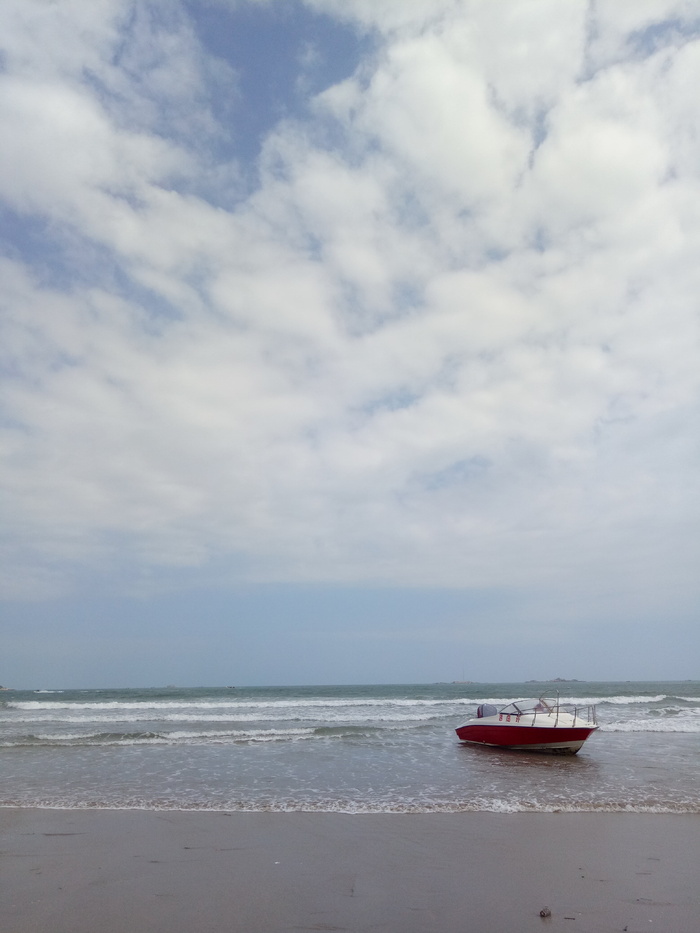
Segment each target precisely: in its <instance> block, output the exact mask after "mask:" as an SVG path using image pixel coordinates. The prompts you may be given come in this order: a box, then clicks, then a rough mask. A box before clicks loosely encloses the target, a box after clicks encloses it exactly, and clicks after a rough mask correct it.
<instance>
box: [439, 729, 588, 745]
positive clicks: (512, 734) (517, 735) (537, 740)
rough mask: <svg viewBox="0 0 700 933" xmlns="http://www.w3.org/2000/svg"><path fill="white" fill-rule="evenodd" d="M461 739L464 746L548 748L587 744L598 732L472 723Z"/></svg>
mask: <svg viewBox="0 0 700 933" xmlns="http://www.w3.org/2000/svg"><path fill="white" fill-rule="evenodd" d="M456 731H457V736H458V737H459V738H460V739H461V741H462V742H475V743H476V744H478V745H498V746H500V747H502V748H528V747H536V748H546V747H548V746H549V747H552V748H554V747H556V746H558V745H563V744H565V743H571V742H581V743H583V742H585V741H586V739H587V738H588V736H589V735H590V734H591V732H594V731H595V730H594V729H589V728H583V727H576V728H572V729H567V728H562V727H558V728H552V727H551V726H550V727H547V726H503V725H500V724H498V725H495V724H494V725H487V724H484V725H481V723H474V724H472V723H469V724H468V725H465V726H461V727H460V728H459V729H457V730H456Z"/></svg>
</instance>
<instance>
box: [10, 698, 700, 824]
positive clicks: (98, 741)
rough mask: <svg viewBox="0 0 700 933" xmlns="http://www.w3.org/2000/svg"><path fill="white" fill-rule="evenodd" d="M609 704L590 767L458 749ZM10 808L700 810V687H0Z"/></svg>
mask: <svg viewBox="0 0 700 933" xmlns="http://www.w3.org/2000/svg"><path fill="white" fill-rule="evenodd" d="M557 691H558V692H559V693H560V696H561V700H562V702H572V703H577V704H586V705H588V704H595V705H596V706H597V716H598V723H599V729H598V731H597V732H595V733H594V734H593V735H592V736H591V737H590V739H589V740H588V741H587V742H586V744H585V745H584V746H583V748H582V749H581V751H580V752H579V754H578V755H576V756H570V757H557V756H550V755H543V754H537V753H527V752H515V751H506V750H501V749H494V748H486V747H481V746H472V745H464V744H462V743H460V742H459V740H458V739H457V736H456V734H455V731H454V730H455V728H456V727H457V726H459V725H460V724H461V723H462V722H463V721H464V720H465V719H467V718H469V717H471V716H472V715H473V714H474V713H475V710H476V707H477V705H478V704H480V703H493V704H495V705H499V704H500V705H502V704H505V703H508V702H510V701H511V700H517V699H524V698H530V697H538V696H541V695H545V696H555V695H556V693H557ZM0 762H1V765H0V768H1V773H2V780H1V781H0V806H3V807H45V808H68V809H74V808H78V809H83V808H102V809H147V810H219V811H227V812H233V811H249V812H250V811H282V812H288V811H317V812H319V811H320V812H326V811H327V812H336V813H386V812H398V813H424V812H457V811H492V812H498V813H516V812H523V811H527V812H530V811H541V812H559V811H561V812H580V811H608V812H619V811H622V812H639V813H698V812H700V682H698V681H684V682H645V683H639V682H636V683H630V682H623V683H586V682H580V681H576V682H571V681H568V682H565V683H556V684H553V683H534V682H530V683H502V684H493V683H437V684H403V685H399V684H391V685H380V686H376V685H375V686H367V685H362V686H329V687H322V686H307V687H245V686H238V685H236V686H226V687H199V688H179V687H174V686H169V687H151V688H146V689H131V688H130V689H101V690H88V689H85V690H58V689H56V690H49V689H46V690H33V691H21V690H4V691H3V692H2V693H0Z"/></svg>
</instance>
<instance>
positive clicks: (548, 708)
mask: <svg viewBox="0 0 700 933" xmlns="http://www.w3.org/2000/svg"><path fill="white" fill-rule="evenodd" d="M523 712H524V710H523ZM528 712H530V710H528ZM531 712H532V725H533V726H534V725H536V724H537V716H538V714H539V715H540V716H547V717H548V718H551V716H554V726H555V728H556V727H557V726H558V725H559V714H560V713H567V714H568V715H569V716H572V717H573V720H574V722H573V725H574V726H575V725H576V720H577V719H580V720H581V724H582V725H583V724H586V725H588V724H589V723H593V724H597V722H598V717H597V711H596V707H595V704H592V703H589V704H586V705H584V704H581V705H578V704H576V703H560V702H559V697H558V696H557V698H556V700H548V699H547V698H546V697H540V700H539V702H538V703H537V704H535V706H534V707H533V708H532V710H531Z"/></svg>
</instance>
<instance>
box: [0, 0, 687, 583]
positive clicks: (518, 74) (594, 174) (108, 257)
mask: <svg viewBox="0 0 700 933" xmlns="http://www.w3.org/2000/svg"><path fill="white" fill-rule="evenodd" d="M314 5H315V7H316V8H317V9H323V10H325V11H326V12H328V13H330V14H331V15H337V16H341V15H342V16H348V15H349V14H348V13H347V9H348V7H347V5H346V4H343V9H342V10H341V9H340V8H339V7H338V6H337V5H334V4H332V3H330V0H329V2H324V3H320V2H317V3H315V4H314ZM96 7H97V5H95V9H96ZM640 7H641V5H640ZM494 8H495V5H494V4H493V3H490V2H489V3H474V4H469V5H467V6H464V5H462V4H449V3H445V4H441V3H438V2H435V3H433V2H429V0H426V2H425V3H423V4H410V5H408V4H406V5H405V4H393V3H391V4H376V3H375V4H372V5H362V4H360V3H358V4H353V5H352V17H353V18H354V19H355V20H356V21H357V22H358V23H359V24H360V26H361V27H362V28H370V27H371V28H372V29H374V30H375V32H376V36H377V40H378V47H377V49H375V51H374V52H373V53H372V57H371V59H368V61H367V62H365V63H364V64H363V66H362V67H361V68H360V69H359V70H358V72H357V74H356V75H354V76H352V77H351V78H349V79H347V80H346V81H345V82H343V83H342V84H341V85H338V86H337V87H334V88H332V89H330V90H329V91H328V92H326V93H325V94H324V95H322V96H321V97H320V98H319V99H317V100H316V101H313V102H311V103H312V104H313V106H312V107H311V108H310V110H309V116H308V118H307V119H306V120H305V121H297V122H291V121H290V122H286V123H282V124H280V125H278V126H277V128H276V129H275V131H274V132H273V133H272V134H271V135H270V137H269V138H268V140H267V142H266V145H265V147H264V150H263V156H262V161H261V175H260V178H261V181H260V186H259V188H258V190H256V191H255V192H253V193H252V194H251V195H250V196H249V197H248V198H246V199H243V200H241V201H239V203H238V204H237V205H236V206H235V207H225V206H215V204H221V205H224V204H227V203H229V201H228V200H227V198H225V197H222V198H221V199H217V198H216V197H213V198H212V199H209V200H204V199H203V198H202V197H200V196H198V195H197V192H198V191H201V189H202V178H203V177H205V176H206V177H208V178H209V179H211V178H215V177H217V175H216V173H217V171H219V170H221V171H222V172H223V173H224V177H226V178H228V179H229V180H230V178H231V177H233V176H232V175H231V168H230V166H226V165H223V163H222V164H217V155H216V153H217V148H216V146H215V145H214V144H213V143H212V142H211V141H212V140H215V139H217V138H224V137H225V136H226V134H227V133H235V132H236V128H235V125H234V126H233V127H230V126H225V125H223V124H220V125H217V124H216V121H215V118H214V116H213V114H214V112H215V108H214V107H213V106H212V107H211V108H209V105H208V104H207V103H206V102H207V101H208V100H210V99H211V97H212V94H214V90H212V88H218V89H219V90H220V89H221V87H222V86H223V85H224V84H225V83H226V82H227V81H233V78H232V76H231V74H230V73H229V72H228V71H227V70H226V68H225V67H224V66H223V65H219V64H217V62H211V61H209V60H208V59H207V54H206V52H205V50H203V49H202V48H200V47H199V46H198V44H197V41H196V39H195V37H194V32H193V30H192V28H191V26H190V25H189V24H188V21H187V18H186V17H185V16H184V14H183V13H182V11H179V12H177V13H173V14H172V16H170V17H169V18H168V19H167V23H166V26H167V28H160V27H159V26H158V25H157V23H155V21H154V20H153V19H150V18H149V17H148V16H147V15H146V14H145V13H143V12H142V13H140V14H138V16H140V17H141V18H140V19H139V18H138V16H137V14H136V12H135V9H136V8H135V7H132V6H131V5H130V4H128V3H114V4H104V5H103V6H101V7H100V9H99V11H98V12H99V15H98V13H97V12H96V13H95V14H94V16H93V12H91V11H93V7H92V5H91V4H80V3H77V2H76V3H74V4H73V5H71V6H67V5H46V4H42V3H38V2H26V0H24V2H23V3H21V4H20V3H14V4H8V5H7V7H6V11H7V10H8V9H9V10H10V11H11V13H12V15H8V14H7V12H6V14H5V16H6V20H5V25H6V41H7V43H8V47H9V50H10V51H9V52H8V54H7V55H6V59H5V61H6V69H5V72H4V73H3V74H2V75H0V121H2V125H3V134H4V138H6V139H7V140H8V143H7V145H6V146H4V147H3V151H2V155H1V156H0V158H1V159H2V163H1V164H0V186H1V187H0V196H1V197H2V199H3V200H4V202H5V203H6V204H7V205H9V206H10V207H11V208H12V209H13V210H14V211H15V212H16V214H17V215H19V217H20V220H18V221H17V222H18V223H25V222H27V223H29V222H37V220H38V219H39V220H40V221H41V223H42V224H43V225H44V227H43V237H44V239H43V240H42V243H43V244H44V246H41V247H40V248H38V249H35V250H34V251H33V250H32V249H31V248H24V252H23V254H22V255H20V253H21V252H22V250H20V249H19V247H18V249H17V250H16V251H15V252H14V253H11V254H9V255H8V258H7V259H5V261H4V265H3V269H2V282H3V289H2V294H3V307H2V347H3V363H2V366H3V373H4V376H5V384H6V389H5V400H6V403H5V411H6V420H5V422H4V425H5V426H4V428H3V437H4V440H3V445H4V449H5V451H6V455H5V459H4V461H3V466H2V468H1V469H2V475H1V478H2V484H3V486H4V488H5V489H6V490H7V491H8V493H9V506H8V508H7V510H6V515H7V522H6V535H7V540H8V546H9V547H10V549H11V550H10V552H9V553H10V556H8V558H6V561H5V566H6V568H7V573H8V577H9V579H10V581H12V580H14V581H15V584H16V586H15V589H19V590H21V591H22V592H27V591H29V590H31V589H32V587H36V588H38V589H39V590H41V591H42V592H43V591H48V590H52V589H53V590H55V589H57V588H58V587H59V586H61V585H64V582H65V580H66V579H67V578H70V577H71V575H75V576H76V577H77V576H80V575H81V574H82V573H84V572H87V569H89V568H91V567H92V568H104V567H105V566H107V565H108V564H109V563H110V562H114V561H116V562H119V563H120V564H129V563H130V562H133V563H140V564H141V565H143V567H144V568H153V567H155V568H157V567H159V566H186V567H200V568H202V572H206V567H207V566H208V564H209V563H210V562H212V561H215V562H216V564H217V566H219V567H221V566H222V565H223V566H224V567H225V568H226V570H225V573H228V574H229V575H230V578H231V579H241V578H243V579H245V578H252V579H320V580H346V581H348V580H350V581H352V580H354V581H363V580H364V581H367V580H373V581H388V582H398V583H411V584H412V583H425V584H439V585H443V584H446V585H456V586H463V585H464V586H487V585H488V586H491V585H512V586H525V585H528V584H533V583H536V582H538V581H539V582H543V581H547V582H551V581H553V580H557V579H558V580H561V581H566V582H567V585H572V586H579V587H580V588H582V589H583V588H585V587H586V586H594V585H600V586H606V585H608V584H607V582H606V581H608V580H609V579H612V578H615V575H616V574H618V575H619V576H620V577H621V578H624V579H625V581H626V582H625V586H627V585H631V584H630V583H629V581H628V580H627V576H628V570H627V569H626V568H627V567H628V566H629V567H632V568H634V572H635V573H638V574H640V575H643V577H644V579H646V580H647V581H649V584H648V585H649V586H652V585H653V584H654V583H655V582H658V579H659V577H660V576H663V574H664V573H666V572H668V569H669V568H670V567H676V568H677V567H679V566H683V567H684V566H686V565H685V563H684V561H687V560H688V554H689V553H691V552H692V553H696V549H697V545H696V544H695V543H694V541H695V536H694V535H693V534H692V533H691V529H692V520H697V517H698V504H699V503H698V499H697V493H694V492H693V489H694V488H695V485H694V482H693V476H694V470H695V469H696V467H697V453H698V451H697V440H696V438H697V437H698V436H699V435H698V431H697V419H698V409H697V399H698V379H699V377H698V371H699V370H698V367H697V352H698V325H697V312H696V298H695V296H696V295H697V286H698V281H697V278H698V274H697V272H696V271H695V270H696V258H695V257H696V255H697V246H698V243H697V240H698V234H699V231H700V222H699V218H698V216H697V213H698V212H697V208H696V207H695V205H696V203H697V197H696V188H697V164H698V160H697V155H698V151H697V149H698V135H697V115H696V114H695V112H694V110H693V107H692V105H691V103H690V100H691V96H692V92H691V91H690V90H689V89H688V85H687V82H688V80H689V76H692V75H694V74H695V71H696V70H697V63H698V54H699V49H700V46H699V45H698V43H697V42H694V43H690V42H686V43H685V44H682V43H680V42H678V43H677V46H673V48H671V49H669V47H668V44H666V46H664V48H663V49H661V50H659V51H655V52H654V51H653V50H650V51H649V52H648V54H645V55H641V54H639V50H638V44H637V45H634V43H633V42H632V39H631V38H630V36H631V32H632V31H635V30H636V31H639V30H640V29H644V28H646V27H647V26H648V25H649V24H653V23H658V22H659V17H661V16H664V15H666V16H671V15H672V16H674V17H680V16H681V14H683V15H687V9H686V8H685V7H681V6H672V5H665V6H662V5H658V4H657V5H647V6H645V7H644V10H641V9H640V13H639V15H638V16H637V17H636V18H634V19H633V20H630V21H629V22H628V21H627V20H626V19H625V16H623V15H622V14H620V15H619V16H617V17H616V18H614V19H611V14H607V13H606V14H602V13H601V14H600V15H598V20H597V25H596V31H595V42H593V40H592V39H591V34H592V33H591V23H590V16H589V14H588V13H587V10H588V7H587V6H586V5H584V4H571V5H568V4H561V3H558V2H557V3H541V4H540V3H532V4H528V5H523V4H508V3H506V4H503V5H499V9H501V10H503V11H504V12H503V15H502V16H499V17H496V15H495V13H494ZM134 17H136V19H135V18H134ZM78 22H79V23H81V28H78V29H71V28H70V26H71V24H74V23H78ZM674 22H675V20H674ZM674 28H675V27H674ZM679 28H680V27H679ZM51 29H56V30H58V32H55V33H52V32H51ZM47 35H56V36H62V35H66V37H67V39H66V42H67V45H66V48H67V49H68V51H69V53H70V54H68V52H67V51H66V50H64V49H61V48H55V47H54V46H57V45H58V44H59V42H58V39H56V40H51V39H46V38H45V36H47ZM42 37H44V38H42ZM125 37H129V39H128V42H127V46H128V48H125V47H122V46H123V41H126V40H125ZM44 42H46V43H48V48H49V53H48V54H46V55H44V54H43V53H42V48H43V47H44V46H43V45H42V43H44ZM120 43H122V44H120ZM633 46H634V48H633ZM118 48H119V49H121V53H120V55H117V54H116V50H117V49H118ZM632 48H633V51H629V50H630V49H632ZM595 49H597V50H598V51H597V52H595V54H596V55H598V64H597V65H596V68H594V69H591V68H590V67H589V66H587V64H586V63H587V62H590V60H591V56H592V55H593V51H595ZM601 49H605V54H603V52H602V51H600V50H601ZM613 52H614V54H613ZM175 62H177V63H178V64H177V65H176V64H175ZM180 62H182V63H183V66H182V68H180V67H179V63H180ZM587 68H588V71H587V70H586V69H587ZM217 69H219V70H218V71H217ZM222 69H223V70H222ZM90 74H94V75H97V76H99V81H97V82H96V81H95V80H93V79H91V78H90ZM176 78H177V81H176ZM175 83H176V84H177V88H175ZM231 86H233V85H231ZM197 102H200V103H201V105H202V106H201V108H198V105H197ZM200 110H201V112H199V111H200ZM195 111H197V112H195ZM188 121H190V122H188ZM188 126H189V127H190V128H191V129H192V130H193V132H199V133H200V135H198V136H197V137H196V140H195V139H190V140H188V133H187V128H188ZM331 140H333V142H331ZM234 175H235V170H234ZM209 184H210V182H209ZM47 241H48V242H49V243H50V245H51V250H52V251H51V250H49V251H48V252H44V251H43V250H44V247H45V245H46V242H47ZM59 273H60V274H59ZM67 280H69V281H70V283H71V284H70V285H66V284H65V282H66V281H67ZM679 490H683V494H680V493H679ZM689 516H690V518H689ZM659 528H662V529H663V541H656V543H654V540H653V539H652V537H651V536H652V535H654V534H655V529H659ZM12 554H14V555H15V556H16V560H15V559H14V558H13V557H12ZM621 562H622V564H624V567H623V569H622V570H621V569H620V566H621ZM674 573H675V574H676V576H677V575H678V571H677V570H675V571H674ZM630 576H631V573H630ZM680 576H681V577H682V581H681V582H680V583H679V584H678V586H679V587H680V589H681V590H682V591H683V592H688V593H689V592H691V591H692V592H694V589H693V588H694V586H695V583H694V582H693V580H694V578H693V576H692V573H691V572H690V568H688V571H687V572H684V573H682V574H680ZM595 580H598V581H599V583H595ZM18 581H19V582H18ZM32 581H34V582H32ZM62 581H63V582H62Z"/></svg>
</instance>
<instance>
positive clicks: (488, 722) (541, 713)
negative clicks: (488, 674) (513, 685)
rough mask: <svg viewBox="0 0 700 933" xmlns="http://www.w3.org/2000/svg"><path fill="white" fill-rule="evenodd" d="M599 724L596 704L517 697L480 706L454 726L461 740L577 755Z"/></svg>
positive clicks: (500, 746) (478, 743)
mask: <svg viewBox="0 0 700 933" xmlns="http://www.w3.org/2000/svg"><path fill="white" fill-rule="evenodd" d="M597 728H598V723H597V719H596V708H595V706H575V705H573V704H569V703H561V702H560V701H559V697H558V696H557V697H556V698H555V699H552V698H549V697H540V698H539V699H537V700H517V701H515V702H514V703H509V704H508V705H507V706H503V707H501V708H500V709H499V708H498V707H496V706H494V705H493V704H491V703H482V704H481V705H480V706H478V707H477V710H476V716H475V717H474V719H468V720H467V721H466V722H465V723H464V724H463V725H461V726H458V727H457V729H455V732H456V733H457V736H458V738H459V739H460V741H461V742H469V743H472V744H475V745H491V746H495V747H497V748H510V749H517V750H518V751H528V752H549V753H550V754H554V755H575V754H576V753H577V752H578V750H579V749H580V748H581V746H582V745H583V743H584V742H585V741H586V739H587V738H588V736H589V735H591V733H593V732H595V730H596V729H597Z"/></svg>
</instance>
